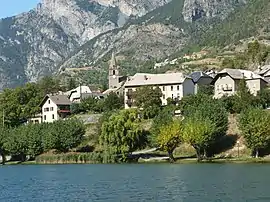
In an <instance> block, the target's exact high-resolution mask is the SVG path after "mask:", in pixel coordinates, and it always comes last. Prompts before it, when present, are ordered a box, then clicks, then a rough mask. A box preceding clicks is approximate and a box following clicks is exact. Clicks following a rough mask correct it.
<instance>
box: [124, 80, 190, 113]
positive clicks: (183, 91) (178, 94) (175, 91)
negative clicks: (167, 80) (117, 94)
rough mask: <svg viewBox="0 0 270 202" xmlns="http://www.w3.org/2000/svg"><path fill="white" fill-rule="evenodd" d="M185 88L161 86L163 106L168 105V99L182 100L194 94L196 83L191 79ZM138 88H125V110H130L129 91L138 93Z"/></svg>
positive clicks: (186, 82)
mask: <svg viewBox="0 0 270 202" xmlns="http://www.w3.org/2000/svg"><path fill="white" fill-rule="evenodd" d="M184 85H185V88H183V84H182V83H179V84H167V85H160V86H159V88H160V90H161V92H162V94H163V96H162V97H161V101H162V105H167V99H168V98H178V99H179V100H181V99H182V98H183V96H185V95H189V94H194V91H195V88H194V83H193V81H192V80H191V79H186V80H185V82H184ZM136 88H138V87H125V95H124V97H125V109H129V108H130V107H129V106H128V105H127V104H126V102H127V100H128V96H127V92H128V90H129V89H130V90H132V91H136Z"/></svg>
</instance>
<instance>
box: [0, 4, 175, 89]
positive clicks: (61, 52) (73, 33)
mask: <svg viewBox="0 0 270 202" xmlns="http://www.w3.org/2000/svg"><path fill="white" fill-rule="evenodd" d="M168 1H170V0H132V4H131V3H130V1H127V0H118V1H104V0H93V1H89V0H57V1H54V0H42V2H41V3H40V4H38V5H37V7H36V8H34V9H33V10H31V11H30V12H27V13H23V14H20V15H17V16H14V17H10V18H5V19H0V89H3V88H6V87H15V86H18V85H21V84H23V83H25V82H29V81H30V82H33V81H36V80H37V79H39V78H40V77H43V76H44V75H51V74H53V73H55V72H57V70H58V69H57V66H58V64H59V63H60V62H61V61H63V60H64V59H65V58H67V57H69V56H70V55H72V52H73V51H75V50H76V49H77V48H79V47H80V46H81V45H83V44H84V43H86V42H87V41H88V40H90V39H92V38H94V37H95V36H97V35H99V34H101V33H104V32H107V31H109V30H113V29H115V28H118V27H121V26H123V25H124V24H125V23H126V21H127V20H128V19H129V18H131V17H132V18H136V17H139V16H142V15H144V14H146V13H147V12H149V11H151V10H153V9H155V8H157V7H159V6H162V5H164V4H165V3H167V2H168Z"/></svg>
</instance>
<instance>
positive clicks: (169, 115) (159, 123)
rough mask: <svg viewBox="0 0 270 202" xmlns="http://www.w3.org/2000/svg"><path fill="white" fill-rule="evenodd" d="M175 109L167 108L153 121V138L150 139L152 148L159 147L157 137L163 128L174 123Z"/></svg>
mask: <svg viewBox="0 0 270 202" xmlns="http://www.w3.org/2000/svg"><path fill="white" fill-rule="evenodd" d="M174 110H175V107H171V106H166V107H164V108H163V109H162V110H161V111H160V113H159V114H158V115H157V116H156V117H155V118H154V119H153V124H152V126H151V136H150V137H149V140H150V144H151V146H154V147H155V146H158V142H157V136H158V135H159V134H160V129H161V127H164V126H166V125H169V124H170V123H172V122H173V116H174Z"/></svg>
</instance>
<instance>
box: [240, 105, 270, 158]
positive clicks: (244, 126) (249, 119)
mask: <svg viewBox="0 0 270 202" xmlns="http://www.w3.org/2000/svg"><path fill="white" fill-rule="evenodd" d="M269 121H270V114H269V112H267V111H263V110H261V109H259V108H249V109H247V110H245V111H243V112H242V113H241V114H240V117H239V120H238V123H239V128H240V130H241V132H242V135H243V136H244V138H245V140H246V143H247V146H248V147H249V148H250V149H252V151H253V153H254V152H255V156H256V157H258V156H259V155H260V153H259V152H260V150H261V149H265V148H267V147H268V146H269V143H270V128H269Z"/></svg>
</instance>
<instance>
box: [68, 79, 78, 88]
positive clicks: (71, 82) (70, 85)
mask: <svg viewBox="0 0 270 202" xmlns="http://www.w3.org/2000/svg"><path fill="white" fill-rule="evenodd" d="M76 87H77V85H76V80H75V79H73V78H69V79H68V81H67V90H72V89H74V88H76Z"/></svg>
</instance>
